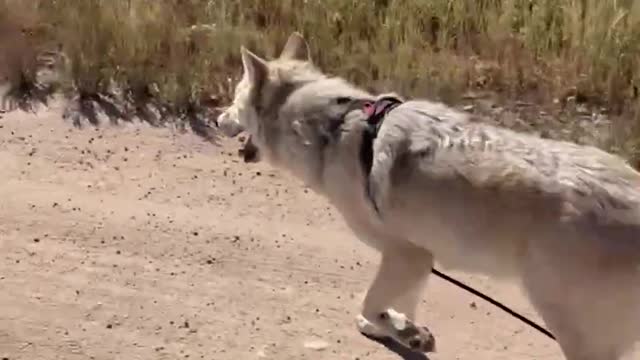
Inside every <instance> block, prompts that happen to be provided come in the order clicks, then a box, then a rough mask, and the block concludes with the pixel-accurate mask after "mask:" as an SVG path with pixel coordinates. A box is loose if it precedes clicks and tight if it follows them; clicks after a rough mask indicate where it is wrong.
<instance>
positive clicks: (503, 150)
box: [370, 101, 640, 358]
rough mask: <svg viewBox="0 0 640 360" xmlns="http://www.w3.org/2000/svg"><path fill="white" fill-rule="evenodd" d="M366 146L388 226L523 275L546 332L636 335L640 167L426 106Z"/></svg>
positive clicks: (469, 264)
mask: <svg viewBox="0 0 640 360" xmlns="http://www.w3.org/2000/svg"><path fill="white" fill-rule="evenodd" d="M375 152H376V155H375V157H374V159H375V160H374V164H373V167H372V171H371V178H370V181H371V184H370V185H371V188H372V189H373V195H372V197H373V199H372V200H373V201H375V203H376V205H377V206H378V208H379V209H380V216H381V217H382V218H383V219H384V222H385V223H387V224H392V226H393V227H394V230H395V231H397V232H400V233H401V234H402V235H404V236H406V237H407V238H408V239H410V241H411V242H413V243H415V244H416V245H419V246H422V247H425V248H428V249H430V251H432V252H433V253H434V256H435V258H436V259H438V260H439V262H441V263H442V264H443V265H444V266H451V267H457V268H460V269H463V270H469V271H482V272H490V273H492V274H493V275H498V276H500V275H510V274H513V275H518V276H519V277H520V276H521V277H522V280H523V282H524V285H525V288H526V289H527V291H528V292H529V293H530V295H531V298H532V300H533V302H534V303H536V305H537V307H538V308H540V309H541V312H542V314H543V316H545V320H546V321H547V322H548V323H549V326H551V327H552V328H553V329H554V330H555V331H556V332H579V333H581V332H586V331H599V330H597V329H602V330H601V331H603V334H602V341H603V345H602V346H600V348H607V347H610V348H611V349H619V348H620V347H621V345H618V344H617V343H618V342H621V343H624V344H625V346H626V345H628V343H629V342H631V341H633V340H635V337H636V336H637V334H638V331H639V330H640V174H638V173H637V172H636V171H635V170H633V169H632V168H631V167H630V166H629V165H628V164H627V163H625V162H624V161H623V160H622V159H620V158H619V157H617V156H614V155H611V154H608V153H606V152H604V151H601V150H599V149H596V148H592V147H584V146H579V145H576V144H573V143H569V142H559V141H553V140H546V139H541V138H538V137H535V136H532V135H527V134H522V133H517V132H513V131H511V130H508V129H503V128H498V127H494V126H490V125H487V124H482V123H478V122H471V121H469V119H468V116H467V115H465V114H464V113H461V112H457V111H456V110H453V109H450V108H447V107H443V106H442V105H439V104H434V103H431V102H427V101H410V102H406V103H405V104H403V105H401V106H399V107H398V108H396V109H394V110H393V111H392V112H391V113H389V115H388V116H387V119H386V120H385V123H384V125H383V126H382V128H381V130H380V133H379V137H378V140H377V141H376V146H375ZM567 284H569V286H568V287H567ZM560 299H562V301H560ZM561 314H562V316H567V315H566V314H569V315H568V316H569V317H568V318H567V319H572V320H571V321H567V322H566V323H573V322H574V320H575V319H578V318H580V320H579V321H578V322H579V325H578V328H571V329H564V328H565V327H567V328H568V327H570V326H569V325H566V324H565V321H560V320H558V319H557V317H558V316H560V315H561ZM609 344H616V345H615V346H614V345H610V346H609ZM605 345H606V346H605ZM575 346H576V347H577V346H578V345H575ZM612 358H614V357H612Z"/></svg>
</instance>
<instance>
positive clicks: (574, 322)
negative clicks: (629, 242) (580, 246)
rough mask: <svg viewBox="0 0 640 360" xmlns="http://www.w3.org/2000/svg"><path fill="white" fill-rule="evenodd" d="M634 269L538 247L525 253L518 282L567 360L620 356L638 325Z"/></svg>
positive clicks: (615, 358) (617, 358)
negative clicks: (598, 263)
mask: <svg viewBox="0 0 640 360" xmlns="http://www.w3.org/2000/svg"><path fill="white" fill-rule="evenodd" d="M562 263H564V265H562ZM634 271H637V270H636V269H629V270H627V271H624V269H623V270H615V271H614V270H612V269H606V268H603V267H598V266H595V265H594V264H593V263H590V262H586V261H580V260H579V256H576V257H575V258H570V257H569V256H557V255H556V254H551V255H549V252H548V251H546V252H544V251H541V252H538V253H537V254H534V253H530V258H529V259H528V263H527V265H526V267H525V272H524V276H523V285H524V287H525V289H526V291H527V293H528V295H529V299H530V300H531V302H532V304H533V305H534V306H535V308H536V309H537V311H538V312H539V313H540V315H541V316H542V318H543V319H544V321H545V323H546V325H547V326H548V327H549V329H550V331H551V332H552V333H553V334H554V335H555V337H556V339H557V341H558V344H559V345H560V348H561V350H562V352H563V354H564V356H565V358H566V359H567V360H620V359H622V358H623V356H624V355H625V352H627V350H629V349H630V347H631V345H632V344H633V341H635V338H636V337H637V334H638V329H639V327H638V325H637V324H636V323H637V321H635V320H636V319H638V317H637V316H638V305H637V299H638V298H639V297H638V295H639V294H638V288H637V285H635V284H636V283H637V280H638V277H637V276H635V275H634V274H633V273H632V272H634ZM625 274H626V275H625Z"/></svg>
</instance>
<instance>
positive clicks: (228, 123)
mask: <svg viewBox="0 0 640 360" xmlns="http://www.w3.org/2000/svg"><path fill="white" fill-rule="evenodd" d="M215 124H216V127H217V128H219V129H220V130H221V131H222V132H223V133H224V134H225V135H226V136H227V137H230V138H232V137H235V136H236V135H238V134H240V133H241V132H242V131H243V130H244V129H243V128H242V125H240V124H239V123H238V122H236V121H233V120H231V117H230V115H229V114H228V113H227V112H226V111H225V112H223V113H222V114H220V115H218V117H217V118H216V120H215Z"/></svg>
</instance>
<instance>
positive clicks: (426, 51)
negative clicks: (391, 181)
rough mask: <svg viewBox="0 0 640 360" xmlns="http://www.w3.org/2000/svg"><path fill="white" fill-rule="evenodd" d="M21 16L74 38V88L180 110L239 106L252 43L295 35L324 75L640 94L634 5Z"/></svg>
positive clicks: (381, 84) (404, 85)
mask: <svg viewBox="0 0 640 360" xmlns="http://www.w3.org/2000/svg"><path fill="white" fill-rule="evenodd" d="M21 17H26V18H28V20H24V21H25V22H26V23H29V24H31V25H29V26H33V27H34V28H37V29H39V31H40V36H38V37H37V39H32V40H31V41H32V42H33V41H35V40H37V41H40V42H39V43H37V45H38V46H39V47H42V46H45V45H51V46H52V45H57V44H59V45H60V46H61V47H62V49H63V51H64V53H65V54H66V56H67V57H68V59H69V62H68V65H69V68H68V79H69V82H68V83H67V84H65V87H64V88H65V89H66V90H67V91H68V92H69V93H76V94H80V96H81V97H83V98H89V99H98V98H99V97H100V95H101V94H105V93H108V92H110V91H111V90H112V89H113V88H119V89H122V90H123V91H124V92H125V93H126V96H127V97H128V98H129V99H130V100H131V102H132V103H133V104H144V103H145V102H147V101H149V100H150V99H153V100H155V101H157V102H158V103H159V104H163V105H162V107H163V108H164V109H165V110H166V111H168V112H170V113H176V112H189V111H191V110H192V109H194V106H195V107H197V106H198V105H200V104H203V103H210V104H215V102H216V101H221V102H225V101H227V100H228V95H229V93H230V89H231V86H232V85H233V82H234V80H235V78H236V77H237V76H238V75H239V71H240V66H239V46H240V45H241V44H243V45H245V46H247V47H249V48H251V49H253V50H255V51H256V52H258V53H261V54H263V55H265V56H274V55H276V52H277V50H278V49H279V47H280V46H282V44H283V42H284V41H285V39H286V37H287V36H288V34H289V33H290V32H291V31H293V30H298V31H301V32H303V33H304V34H305V36H306V37H307V38H308V39H309V40H310V42H311V44H312V51H313V56H314V58H315V61H316V62H317V63H318V64H319V65H320V66H322V67H323V68H324V69H325V70H328V71H331V72H333V73H337V74H340V75H343V76H346V77H347V78H349V79H351V80H353V81H355V82H357V83H359V84H361V85H364V86H367V87H370V88H374V89H385V90H390V89H393V90H394V91H398V92H400V93H403V94H405V95H408V96H413V95H417V96H430V97H438V98H440V99H443V100H445V101H455V100H456V99H458V98H459V97H460V96H461V95H462V94H464V93H465V92H467V91H469V90H490V91H492V92H495V93H498V94H500V95H501V96H502V97H503V98H505V99H515V98H523V97H526V98H528V99H533V100H535V101H537V102H541V103H550V102H552V101H553V100H554V99H560V100H563V99H565V98H567V97H568V96H573V97H577V98H578V100H582V101H589V102H591V103H595V104H597V105H599V106H606V107H607V108H609V109H610V110H611V111H613V112H614V113H627V114H631V113H632V112H633V110H634V109H635V108H636V107H637V105H638V102H639V100H638V88H639V87H640V1H635V0H612V1H602V0H536V1H533V0H460V1H451V0H430V1H426V0H369V1H365V0H161V1H160V0H82V1H78V0H56V1H51V0H30V1H23V0H0V28H1V27H2V26H9V27H14V28H15V27H16V26H17V27H18V28H19V29H20V28H21V25H20V22H21V21H23V20H21ZM16 23H18V24H17V25H16ZM7 24H10V25H7ZM0 33H2V32H0ZM3 41H4V40H3V39H0V49H2V48H1V46H2V45H1V43H2V42H3ZM5 42H6V41H5ZM31 45H33V44H31ZM31 45H30V46H31ZM10 58H12V57H11V56H10ZM27 58H28V56H27ZM0 64H1V63H0ZM13 66H14V67H15V66H16V65H15V64H13ZM26 73H28V71H27V72H26ZM216 99H217V100H216ZM135 106H138V107H139V106H141V105H135ZM135 106H134V107H135ZM632 127H633V126H632ZM631 130H633V129H631ZM631 130H630V131H631ZM639 138H640V137H639Z"/></svg>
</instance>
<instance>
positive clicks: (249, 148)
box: [238, 135, 258, 163]
mask: <svg viewBox="0 0 640 360" xmlns="http://www.w3.org/2000/svg"><path fill="white" fill-rule="evenodd" d="M238 154H239V155H240V156H242V159H243V160H244V162H246V163H250V162H255V161H257V159H258V148H257V147H256V146H255V145H254V144H253V142H252V141H251V135H248V136H247V139H246V140H245V142H244V144H243V145H242V148H241V149H240V150H239V151H238Z"/></svg>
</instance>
